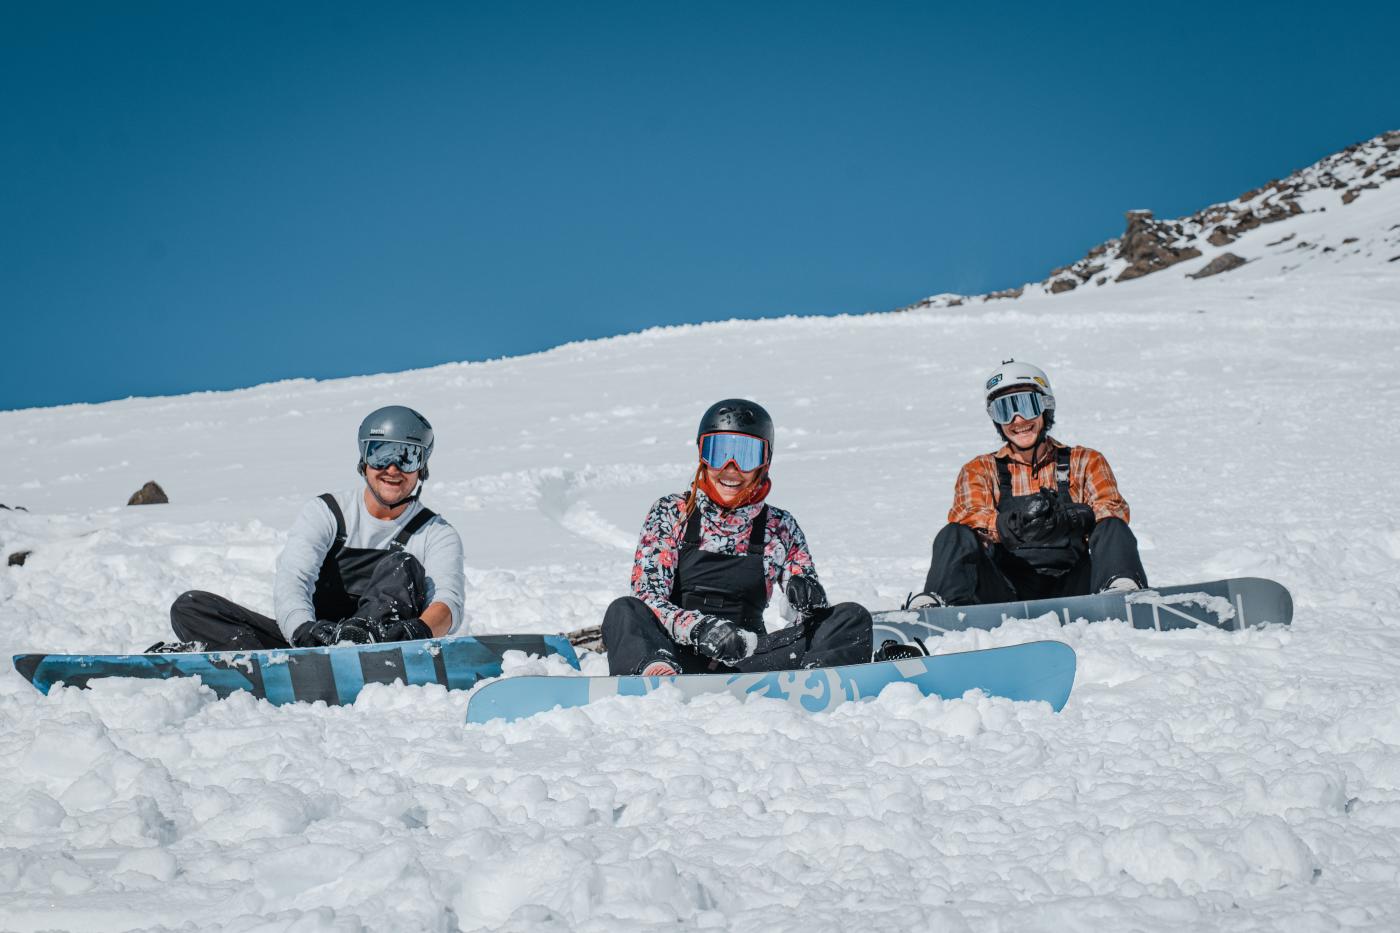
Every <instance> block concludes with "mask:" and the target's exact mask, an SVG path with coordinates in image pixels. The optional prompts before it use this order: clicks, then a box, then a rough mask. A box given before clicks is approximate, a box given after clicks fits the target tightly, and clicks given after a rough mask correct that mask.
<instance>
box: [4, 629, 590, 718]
mask: <svg viewBox="0 0 1400 933" xmlns="http://www.w3.org/2000/svg"><path fill="white" fill-rule="evenodd" d="M507 651H523V652H525V653H526V654H533V655H540V656H544V655H550V654H557V655H559V656H560V657H562V658H563V659H564V660H566V661H568V662H569V664H571V665H572V666H573V667H578V656H577V655H576V654H574V648H573V645H571V644H569V639H568V638H566V637H565V636H563V635H483V636H481V637H479V638H476V637H472V636H469V635H458V636H452V637H448V638H434V639H429V640H427V641H406V642H394V643H389V644H382V645H355V646H353V647H352V646H350V645H344V646H340V647H336V648H284V649H273V650H269V651H222V652H206V653H193V652H192V653H189V654H108V655H101V654H88V655H84V654H17V655H15V657H14V662H15V670H17V671H19V672H20V674H22V675H23V676H24V677H25V678H26V679H27V680H28V681H29V682H30V683H32V684H33V685H34V686H35V687H37V688H38V689H39V691H40V692H42V693H48V692H49V688H51V687H52V686H54V684H57V683H63V684H66V685H67V686H70V687H86V686H87V685H88V683H89V682H91V681H93V680H96V679H97V678H100V677H142V678H147V679H151V680H165V679H167V678H170V677H198V678H200V679H201V680H202V681H204V685H205V686H206V687H208V688H209V689H211V690H213V691H214V692H215V693H217V694H218V695H219V697H220V698H224V697H227V696H229V695H230V694H233V693H236V692H238V691H240V690H241V691H246V692H248V693H251V694H252V695H253V696H255V697H257V698H258V699H260V700H267V701H268V702H269V703H272V704H274V705H278V706H280V705H282V704H284V703H296V702H303V703H314V702H315V701H317V700H324V701H325V702H326V703H328V704H330V705H332V706H336V705H341V704H346V703H353V702H355V698H356V697H357V696H359V695H360V691H361V690H362V689H364V686H365V684H392V683H403V684H442V685H443V686H445V687H447V688H448V689H449V690H466V689H468V688H470V687H473V686H475V685H476V682H477V681H479V680H482V679H484V678H487V677H499V676H500V674H501V658H502V656H503V655H504V654H505V653H506V652H507Z"/></svg>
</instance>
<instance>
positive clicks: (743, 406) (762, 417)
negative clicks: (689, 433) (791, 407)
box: [695, 398, 773, 457]
mask: <svg viewBox="0 0 1400 933" xmlns="http://www.w3.org/2000/svg"><path fill="white" fill-rule="evenodd" d="M721 431H730V432H733V433H734V434H747V435H749V436H750V437H759V438H762V439H763V440H765V441H767V442H768V456H770V457H771V456H773V417H772V416H771V415H769V414H768V410H767V409H765V408H764V407H763V406H762V405H760V404H758V403H757V402H751V401H749V400H748V399H746V398H726V399H721V400H720V401H718V402H715V403H714V404H713V405H711V406H710V407H709V408H707V409H705V414H704V415H702V416H701V418H700V427H699V428H698V429H696V431H695V442H696V443H697V444H698V443H700V438H702V437H704V436H705V435H706V434H717V433H719V432H721Z"/></svg>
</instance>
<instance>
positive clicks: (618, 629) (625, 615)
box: [603, 596, 656, 645]
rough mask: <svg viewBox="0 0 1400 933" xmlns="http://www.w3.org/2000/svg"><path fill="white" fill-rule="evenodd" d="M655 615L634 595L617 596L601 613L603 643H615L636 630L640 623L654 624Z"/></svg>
mask: <svg viewBox="0 0 1400 933" xmlns="http://www.w3.org/2000/svg"><path fill="white" fill-rule="evenodd" d="M655 618H656V617H655V616H654V615H653V614H652V611H651V609H650V608H649V607H648V606H647V604H646V603H644V602H642V601H641V600H640V599H638V598H637V597H635V596H619V597H618V598H617V599H614V600H613V601H612V602H611V603H610V604H609V605H608V608H607V611H606V612H604V613H603V644H604V645H610V644H612V645H615V644H617V643H618V642H619V641H620V640H622V639H624V638H626V637H628V636H629V635H631V634H632V633H634V632H636V631H637V627H638V626H639V625H640V624H642V623H644V622H645V623H647V624H650V625H655V624H656V622H655V621H654V620H655Z"/></svg>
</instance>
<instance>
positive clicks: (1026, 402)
mask: <svg viewBox="0 0 1400 933" xmlns="http://www.w3.org/2000/svg"><path fill="white" fill-rule="evenodd" d="M1044 411H1045V397H1044V396H1043V395H1041V394H1040V393H1039V392H1035V391H1030V390H1028V391H1025V392H1012V393H1011V394H1009V395H999V396H997V397H996V398H994V399H992V400H991V401H990V402H988V403H987V414H989V415H991V416H992V420H993V421H995V422H996V423H997V424H1010V423H1011V422H1012V421H1014V420H1015V419H1016V416H1017V415H1020V416H1021V417H1022V418H1025V419H1026V420H1027V421H1033V420H1035V419H1036V418H1039V417H1040V415H1041V413H1042V412H1044Z"/></svg>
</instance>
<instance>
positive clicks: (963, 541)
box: [924, 447, 1147, 606]
mask: <svg viewBox="0 0 1400 933" xmlns="http://www.w3.org/2000/svg"><path fill="white" fill-rule="evenodd" d="M1069 455H1070V451H1069V448H1067V447H1060V448H1056V463H1055V485H1056V494H1057V495H1058V496H1059V498H1060V500H1061V501H1062V502H1064V503H1066V504H1068V503H1070V502H1071V501H1073V500H1071V499H1070V495H1069ZM997 479H998V490H999V491H998V495H997V512H998V513H999V514H1004V513H1006V512H1007V511H1010V510H1016V509H1021V508H1023V507H1024V505H1025V504H1026V502H1027V500H1029V499H1032V498H1034V496H1013V495H1012V494H1011V466H1010V464H1009V463H1007V461H1006V460H1004V459H1001V460H998V461H997ZM1117 577H1129V578H1131V579H1133V580H1135V581H1137V584H1138V585H1139V586H1146V585H1147V572H1146V571H1144V570H1143V568H1142V558H1141V557H1140V556H1139V555H1138V545H1137V538H1136V537H1135V536H1134V535H1133V532H1132V529H1130V528H1129V527H1128V523H1127V522H1125V521H1123V520H1122V519H1121V518H1104V519H1100V520H1099V521H1098V522H1097V523H1096V524H1095V525H1094V530H1093V531H1092V532H1090V533H1089V535H1088V536H1087V537H1073V536H1070V535H1068V534H1066V535H1063V536H1060V537H1058V538H1053V539H1050V540H1045V541H1038V542H1034V543H1031V544H1028V545H1023V546H1021V547H1018V548H1015V549H1012V548H1009V547H1006V546H1004V545H1002V544H1000V543H994V544H988V545H985V546H984V545H983V543H982V540H981V539H980V538H979V537H978V536H977V532H975V531H973V530H972V529H971V528H969V527H968V526H967V525H959V524H953V523H950V524H948V525H945V526H944V527H943V530H942V531H940V532H939V533H938V535H937V537H935V538H934V539H933V560H932V562H931V563H930V565H929V570H928V577H927V578H926V579H925V581H924V592H926V593H937V594H938V595H939V596H942V597H943V598H944V599H945V600H947V601H948V603H949V605H953V606H972V605H981V604H983V603H1005V602H1014V601H1018V600H1031V599H1052V598H1056V597H1061V596H1083V595H1086V594H1089V593H1097V592H1099V591H1100V590H1102V589H1103V588H1104V587H1105V586H1107V585H1108V584H1109V582H1111V581H1112V580H1114V579H1116V578H1117Z"/></svg>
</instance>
